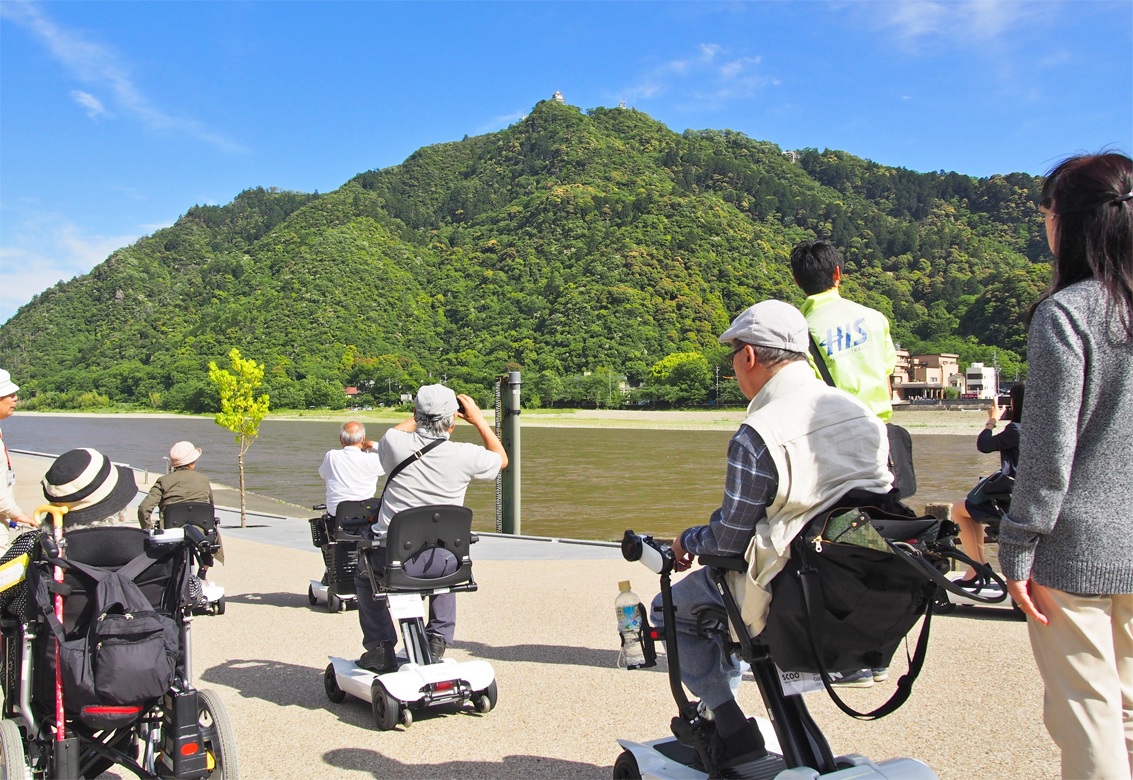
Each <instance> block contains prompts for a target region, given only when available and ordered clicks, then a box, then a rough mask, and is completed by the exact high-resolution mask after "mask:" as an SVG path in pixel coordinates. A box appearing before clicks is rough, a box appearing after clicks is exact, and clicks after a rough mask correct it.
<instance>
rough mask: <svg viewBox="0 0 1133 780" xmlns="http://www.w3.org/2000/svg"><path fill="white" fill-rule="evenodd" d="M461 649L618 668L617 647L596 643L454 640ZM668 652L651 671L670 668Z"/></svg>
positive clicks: (499, 657)
mask: <svg viewBox="0 0 1133 780" xmlns="http://www.w3.org/2000/svg"><path fill="white" fill-rule="evenodd" d="M452 646H453V648H455V649H457V650H467V651H468V653H469V655H471V656H472V657H473V658H483V659H486V660H489V661H516V662H520V663H522V662H525V661H526V662H530V663H537V664H571V665H573V666H593V667H596V668H599V669H616V668H617V666H618V655H619V651H617V650H595V649H594V648H592V647H566V646H563V645H504V646H496V645H485V644H481V643H480V642H462V641H461V640H459V639H458V640H457V641H456V642H454V643H453V645H452ZM667 669H668V667H667V666H666V665H665V658H664V656H660V657H658V659H657V666H656V667H653V668H652V669H651V670H648V671H661V672H663V671H667Z"/></svg>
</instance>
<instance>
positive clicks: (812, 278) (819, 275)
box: [791, 241, 843, 295]
mask: <svg viewBox="0 0 1133 780" xmlns="http://www.w3.org/2000/svg"><path fill="white" fill-rule="evenodd" d="M842 267H843V263H842V255H841V254H839V253H838V250H837V249H835V248H834V246H833V245H832V244H831V243H829V242H828V241H804V242H802V243H801V244H799V245H798V246H796V247H795V248H794V249H792V250H791V273H792V274H794V276H795V281H796V282H798V283H799V287H801V288H803V292H804V293H806V294H807V295H818V294H819V293H821V292H826V291H827V290H829V289H830V288H831V287H833V286H834V269H836V268H842Z"/></svg>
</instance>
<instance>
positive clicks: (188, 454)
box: [169, 441, 201, 469]
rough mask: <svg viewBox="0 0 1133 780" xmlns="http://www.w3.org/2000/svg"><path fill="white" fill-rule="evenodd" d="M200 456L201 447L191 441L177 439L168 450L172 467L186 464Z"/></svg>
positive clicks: (193, 461)
mask: <svg viewBox="0 0 1133 780" xmlns="http://www.w3.org/2000/svg"><path fill="white" fill-rule="evenodd" d="M199 457H201V448H200V447H194V446H193V443H192V442H191V441H179V442H177V443H176V444H174V445H173V447H172V448H171V449H170V450H169V464H170V465H171V466H173V468H175V469H176V468H180V467H181V466H188V465H189V464H190V463H195V462H196V460H197V458H199Z"/></svg>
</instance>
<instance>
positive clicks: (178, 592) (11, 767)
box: [0, 513, 239, 780]
mask: <svg viewBox="0 0 1133 780" xmlns="http://www.w3.org/2000/svg"><path fill="white" fill-rule="evenodd" d="M37 514H38V513H37ZM58 519H59V518H58V516H57V517H56V522H58ZM62 546H63V551H64V552H63V553H62V555H63V557H65V558H66V559H68V560H70V561H74V562H76V563H82V564H86V565H87V566H88V567H93V568H96V569H101V570H106V571H117V570H119V569H121V568H123V566H124V565H125V564H126V563H128V562H129V561H131V560H133V559H135V558H137V557H139V556H141V555H142V554H145V555H146V556H148V557H149V558H151V559H152V561H153V562H152V563H151V564H150V565H149V566H148V567H147V568H146V569H145V570H144V571H142V572H141V573H140V574H139V575H138V576H137V577H135V578H134V582H135V583H136V584H137V586H138V587H139V589H140V590H141V592H142V593H143V595H144V596H145V598H146V599H147V600H148V601H149V602H150V603H151V604H152V606H153V609H154V611H155V612H157V613H158V614H161V615H165V616H167V617H170V618H172V620H173V621H174V623H175V624H176V626H177V628H178V630H179V650H180V652H179V656H178V658H177V660H176V664H175V673H174V677H173V683H172V685H171V686H170V688H169V689H168V690H167V691H166V693H165V694H164V695H162V696H160V697H158V698H155V699H150V700H145V701H138V702H129V703H125V704H122V703H119V704H115V705H108V706H99V705H86V706H76V703H75V702H72V703H71V704H68V700H67V697H66V696H64V694H63V688H62V684H61V682H60V680H61V677H60V675H61V673H62V672H61V670H60V669H58V668H57V665H56V663H55V658H56V652H57V643H56V637H55V634H54V633H53V632H52V630H51V627H50V624H49V620H50V619H51V618H54V616H55V615H56V614H57V612H56V610H52V609H50V608H47V607H45V606H44V602H43V601H42V599H37V598H34V597H31V596H29V595H28V594H29V592H35V591H36V588H37V587H39V584H41V585H43V586H45V587H47V588H48V591H49V592H50V591H53V592H54V594H55V596H54V599H59V598H61V599H62V605H61V614H62V621H61V622H62V630H63V632H64V635H65V637H66V639H67V640H68V641H70V640H72V639H78V638H82V637H86V636H87V629H88V627H89V625H90V622H91V621H92V620H93V619H96V617H97V618H99V619H101V618H100V617H99V616H95V615H93V610H94V606H95V603H96V602H95V600H94V595H93V587H92V585H93V580H92V579H88V578H87V576H86V575H78V574H76V573H75V572H74V571H72V570H69V569H68V570H66V574H65V575H64V576H63V577H62V579H61V580H57V579H56V578H55V577H54V576H53V571H54V570H55V567H54V566H53V565H52V564H51V562H50V561H49V560H48V558H49V556H53V555H58V554H60V549H59V545H57V544H56V542H55V540H54V539H53V538H52V537H51V536H50V535H49V534H46V533H44V534H41V535H40V536H39V538H38V539H36V540H35V541H34V546H31V549H30V552H29V553H28V557H27V582H26V584H25V585H26V587H27V590H26V591H25V592H24V594H23V596H22V597H18V598H15V599H14V600H13V601H12V602H11V603H10V604H9V605H8V607H7V609H6V610H5V612H4V615H3V617H2V618H0V639H2V648H0V660H2V663H3V668H2V679H3V688H4V691H3V713H2V714H3V720H0V766H2V768H3V771H4V776H6V777H9V778H15V777H19V778H35V779H36V780H41V779H42V780H48V779H51V778H60V779H62V778H68V779H70V778H94V777H97V776H98V775H100V774H102V773H103V772H105V771H106V770H108V769H110V768H111V767H113V766H116V765H117V766H122V767H125V768H126V769H129V770H130V771H131V772H133V773H134V774H135V775H137V776H138V777H141V778H147V780H148V779H149V778H158V777H164V778H214V779H215V780H233V779H234V778H237V777H238V776H239V769H238V759H237V749H236V739H235V735H234V732H233V730H232V725H231V722H230V721H229V718H228V714H227V712H226V710H225V707H224V704H223V702H222V701H221V699H220V698H219V696H217V694H216V693H214V692H213V691H209V690H198V689H196V688H195V687H194V686H193V684H192V639H191V627H192V621H193V610H192V602H191V597H190V594H189V588H188V582H189V576H188V575H189V573H190V571H191V567H192V564H193V562H194V561H197V562H200V561H201V559H202V556H203V555H204V554H206V553H207V551H208V542H207V540H205V538H204V536H203V534H201V533H200V532H199V530H197V529H196V528H195V526H185V527H184V528H176V529H168V530H160V529H158V530H155V531H153V532H147V531H145V530H142V529H140V528H130V527H94V528H83V529H76V530H74V531H71V532H68V533H66V534H64V535H63V537H62ZM37 583H39V584H37ZM41 592H42V591H41ZM56 603H58V602H56ZM56 609H58V607H57V608H56ZM49 615H50V616H51V618H49ZM60 715H62V717H60Z"/></svg>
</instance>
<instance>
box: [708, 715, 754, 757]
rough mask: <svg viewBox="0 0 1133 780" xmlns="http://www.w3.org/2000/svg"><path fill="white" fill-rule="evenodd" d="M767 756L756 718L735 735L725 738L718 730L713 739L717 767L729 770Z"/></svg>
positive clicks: (750, 719) (749, 719) (751, 719)
mask: <svg viewBox="0 0 1133 780" xmlns="http://www.w3.org/2000/svg"><path fill="white" fill-rule="evenodd" d="M766 755H767V748H766V747H764V742H763V735H762V734H760V733H759V726H757V725H756V723H755V719H754V718H748V719H747V725H746V726H744V728H742V729H740V730H739V731H737V732H736V733H735V734H729V735H728V736H726V737H725V736H723V735H722V734H720V731H719V730H718V729H717V731H716V733H715V734H714V735H713V739H712V757H713V759H714V760H715V761H716V766H718V767H719V768H721V769H729V768H732V767H736V766H739V765H740V764H748V763H751V762H752V761H758V760H759V759H761V758H763V757H764V756H766Z"/></svg>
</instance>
